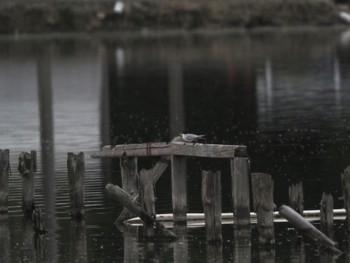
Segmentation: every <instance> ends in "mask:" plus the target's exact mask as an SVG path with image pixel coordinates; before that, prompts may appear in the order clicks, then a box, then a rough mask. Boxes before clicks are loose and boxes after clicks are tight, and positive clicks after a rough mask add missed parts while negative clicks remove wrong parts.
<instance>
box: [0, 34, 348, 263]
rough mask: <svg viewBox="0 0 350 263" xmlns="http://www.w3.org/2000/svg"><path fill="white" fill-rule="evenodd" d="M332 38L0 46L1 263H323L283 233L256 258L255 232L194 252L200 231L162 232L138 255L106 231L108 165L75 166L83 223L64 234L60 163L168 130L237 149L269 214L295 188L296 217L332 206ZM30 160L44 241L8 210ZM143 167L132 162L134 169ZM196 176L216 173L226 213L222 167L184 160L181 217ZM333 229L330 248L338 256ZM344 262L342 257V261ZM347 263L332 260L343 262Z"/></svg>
mask: <svg viewBox="0 0 350 263" xmlns="http://www.w3.org/2000/svg"><path fill="white" fill-rule="evenodd" d="M347 36H348V33H347V32H341V31H340V30H333V29H332V30H331V29H328V30H325V29H323V30H304V31H300V30H294V31H293V30H291V31H288V30H281V31H274V30H271V31H255V32H254V31H253V32H248V33H237V32H236V33H234V32H232V33H228V32H222V33H209V32H208V33H205V34H197V33H196V34H195V33H193V34H169V35H157V34H155V35H143V36H136V35H123V36H114V37H113V36H108V37H107V36H100V37H97V36H96V37H94V36H90V37H65V38H51V37H32V38H31V37H27V38H23V39H19V40H14V39H11V38H8V39H6V38H3V39H1V40H0V45H1V49H0V58H1V59H0V120H1V122H0V147H1V148H2V149H5V148H9V149H10V154H11V167H12V175H11V178H10V195H9V214H8V215H4V216H1V218H0V232H1V233H3V234H1V235H0V236H1V237H0V238H1V242H0V258H1V262H19V261H27V262H30V261H37V262H64V261H67V262H94V261H99V262H100V261H103V262H112V261H115V262H120V261H122V260H123V261H124V262H145V261H147V260H148V261H149V260H150V258H152V259H153V260H152V261H153V262H164V259H165V261H166V262H202V261H207V262H228V261H229V262H247V263H248V262H256V261H258V260H259V261H267V262H279V261H282V260H283V261H284V259H286V258H288V259H289V260H290V262H309V261H311V260H317V261H321V260H323V261H324V262H326V261H327V262H332V261H335V259H334V258H331V257H329V255H323V254H320V253H319V250H318V248H317V246H316V245H315V246H314V244H312V243H310V242H309V241H308V240H302V241H300V240H299V241H295V239H294V238H293V237H291V233H290V230H289V229H288V228H287V227H286V225H285V224H282V225H280V226H278V227H276V244H277V245H276V247H275V249H273V250H270V249H269V250H265V249H260V248H259V246H258V244H257V240H256V236H257V230H256V228H255V227H252V229H234V228H233V227H232V226H226V225H225V226H224V227H223V240H224V241H223V243H222V244H219V245H217V244H216V245H214V244H206V242H205V231H204V229H203V228H191V229H186V228H184V229H181V228H178V229H175V231H176V232H177V233H178V234H179V235H180V239H179V240H178V241H176V242H165V241H164V240H160V241H158V240H155V241H154V242H145V241H144V240H143V239H142V234H140V233H142V231H138V229H131V230H130V229H127V230H125V229H124V230H123V231H122V232H121V231H119V229H118V228H117V227H116V226H114V225H113V222H114V220H115V219H116V218H117V216H118V213H119V212H120V211H121V207H120V206H119V205H116V204H114V203H113V202H112V201H111V200H110V199H109V198H108V196H107V195H106V194H105V192H104V186H105V185H106V183H107V182H113V183H117V184H120V183H121V180H120V171H119V167H118V166H119V162H118V161H113V160H96V159H89V158H86V200H85V203H86V219H85V221H84V222H83V223H82V224H80V225H76V224H74V223H73V222H70V216H69V214H68V211H69V195H68V179H67V174H66V158H67V152H70V151H73V152H79V151H83V152H85V153H86V156H89V154H90V153H92V152H94V151H96V150H98V149H99V148H100V146H101V145H106V144H123V143H130V142H134V143H135V142H148V141H169V140H171V138H172V137H173V136H174V135H176V134H177V133H179V132H180V131H190V132H195V133H204V134H207V141H208V142H210V143H225V144H245V145H247V146H248V152H249V155H250V157H251V167H252V171H253V172H267V173H271V175H272V176H273V179H274V181H275V184H276V191H275V202H276V204H277V205H280V204H282V203H285V202H286V200H287V196H286V193H287V189H288V186H289V184H290V183H292V182H298V181H303V185H304V187H305V195H304V196H305V208H306V209H314V208H316V209H317V208H318V205H319V200H320V198H321V195H322V192H323V191H329V192H331V193H332V194H333V196H334V197H335V207H336V208H339V207H341V205H342V203H341V201H339V197H340V196H341V191H340V184H339V182H340V180H339V175H340V173H341V171H342V170H343V169H344V168H345V167H346V166H347V165H349V164H350V163H349V160H350V158H349V156H350V149H349V145H348V143H347V142H348V140H349V134H350V109H349V107H347V106H348V104H349V102H350V90H349V88H348V87H349V86H350V85H349V84H350V83H349V81H350V74H349V72H350V52H349V46H350V41H348V37H347ZM32 149H33V150H37V151H38V153H40V154H39V156H38V161H39V169H38V172H37V174H36V177H35V185H36V202H37V205H38V206H39V207H41V208H42V209H43V212H44V215H45V218H44V220H45V224H46V227H47V228H48V230H49V233H48V234H47V235H45V236H43V237H41V238H38V237H35V236H34V233H33V230H32V229H31V226H30V223H28V222H25V221H23V218H22V215H21V208H20V203H21V200H20V197H21V189H20V187H19V186H20V185H21V184H20V176H19V174H18V172H17V171H16V169H15V167H16V165H17V158H18V155H19V153H20V152H21V151H30V150H32ZM154 161H155V160H153V159H152V160H139V165H140V167H141V168H143V167H149V166H150V165H151V162H154ZM201 169H210V170H221V174H222V189H223V190H222V191H223V194H222V197H223V204H222V207H223V211H224V212H226V211H231V209H232V208H231V207H232V205H231V197H230V194H229V193H230V192H231V191H230V189H229V185H230V173H229V165H228V164H227V163H226V162H225V161H218V160H205V159H198V160H197V159H189V160H188V175H189V177H188V182H189V183H188V207H189V210H190V211H189V212H202V205H201V199H200V186H201V182H200V180H201V177H200V170H201ZM169 189H171V186H170V175H169V172H166V173H165V175H164V176H163V177H162V178H161V179H160V180H159V181H158V183H157V187H156V195H157V203H156V208H157V211H158V212H170V211H171V193H170V191H169ZM342 229H343V225H342V223H339V222H338V223H337V226H336V233H335V240H336V241H338V242H339V246H340V248H341V249H342V250H343V251H345V252H346V251H349V249H348V243H347V239H346V237H344V233H343V231H342ZM345 254H347V252H346V253H345ZM346 258H347V256H344V255H343V256H341V257H340V258H338V259H337V260H338V261H339V260H340V261H342V260H343V261H345V260H346Z"/></svg>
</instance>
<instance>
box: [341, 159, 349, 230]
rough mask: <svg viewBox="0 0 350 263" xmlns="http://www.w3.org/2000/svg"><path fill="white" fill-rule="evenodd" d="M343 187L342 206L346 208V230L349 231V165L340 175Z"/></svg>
mask: <svg viewBox="0 0 350 263" xmlns="http://www.w3.org/2000/svg"><path fill="white" fill-rule="evenodd" d="M341 183H342V188H343V197H344V207H345V210H346V220H347V224H348V225H347V230H348V232H350V166H348V167H347V168H346V169H345V170H344V172H343V173H342V175H341Z"/></svg>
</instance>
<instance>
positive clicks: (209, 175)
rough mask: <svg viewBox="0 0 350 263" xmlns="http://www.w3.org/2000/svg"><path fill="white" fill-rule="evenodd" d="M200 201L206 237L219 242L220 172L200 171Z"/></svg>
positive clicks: (220, 237) (208, 239) (220, 235)
mask: <svg viewBox="0 0 350 263" xmlns="http://www.w3.org/2000/svg"><path fill="white" fill-rule="evenodd" d="M202 203H203V210H204V215H205V227H206V239H207V241H208V242H221V241H222V234H221V221H222V220H221V211H222V209H221V173H220V171H217V172H216V173H213V172H212V171H202Z"/></svg>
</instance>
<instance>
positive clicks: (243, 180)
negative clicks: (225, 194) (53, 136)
mask: <svg viewBox="0 0 350 263" xmlns="http://www.w3.org/2000/svg"><path fill="white" fill-rule="evenodd" d="M231 182H232V201H233V217H234V224H235V225H237V226H248V225H249V224H250V197H249V193H250V191H249V158H246V157H236V158H233V159H231Z"/></svg>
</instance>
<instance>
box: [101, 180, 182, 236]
mask: <svg viewBox="0 0 350 263" xmlns="http://www.w3.org/2000/svg"><path fill="white" fill-rule="evenodd" d="M106 191H107V193H108V194H109V195H110V196H111V197H112V198H113V199H114V200H115V201H117V202H119V203H120V204H122V205H123V206H125V207H127V208H128V209H129V210H130V211H131V212H132V213H134V214H135V215H136V216H138V217H140V218H141V219H142V220H143V221H145V222H147V223H152V222H153V223H154V224H155V226H156V227H157V228H158V229H159V230H160V231H161V232H162V233H163V235H165V236H167V237H171V238H177V236H176V235H175V234H174V233H173V232H171V231H170V230H168V229H166V228H165V227H164V226H163V225H162V224H161V223H159V222H157V221H156V220H155V218H153V217H152V216H150V215H149V214H147V213H146V211H145V210H143V209H142V208H141V206H140V204H139V203H138V202H137V201H136V200H134V199H133V198H132V197H131V196H130V195H128V193H126V192H125V191H124V190H123V189H121V188H120V187H118V186H117V185H112V184H107V185H106Z"/></svg>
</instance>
